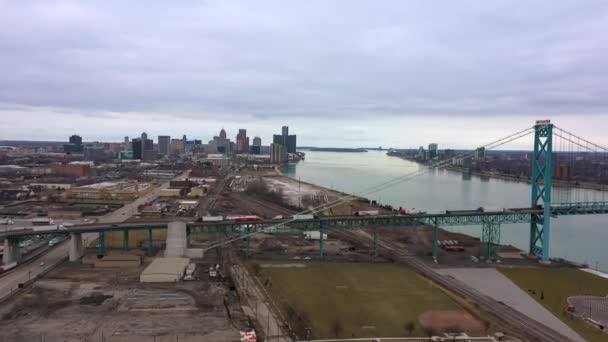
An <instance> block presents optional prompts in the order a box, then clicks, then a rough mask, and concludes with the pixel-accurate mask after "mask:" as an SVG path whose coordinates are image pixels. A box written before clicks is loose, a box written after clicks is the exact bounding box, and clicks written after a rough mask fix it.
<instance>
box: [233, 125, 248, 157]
mask: <svg viewBox="0 0 608 342" xmlns="http://www.w3.org/2000/svg"><path fill="white" fill-rule="evenodd" d="M236 153H249V137H248V136H247V130H246V129H239V134H237V135H236Z"/></svg>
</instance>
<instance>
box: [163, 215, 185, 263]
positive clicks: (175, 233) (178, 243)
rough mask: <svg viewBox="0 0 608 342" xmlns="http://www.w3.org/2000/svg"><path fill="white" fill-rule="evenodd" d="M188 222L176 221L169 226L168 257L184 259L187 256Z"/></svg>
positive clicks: (166, 253)
mask: <svg viewBox="0 0 608 342" xmlns="http://www.w3.org/2000/svg"><path fill="white" fill-rule="evenodd" d="M187 235H188V234H187V231H186V222H181V221H174V222H170V223H169V225H168V226H167V250H166V251H165V256H166V257H182V256H184V255H185V254H186V248H187V247H188V236H187Z"/></svg>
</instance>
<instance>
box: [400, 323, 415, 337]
mask: <svg viewBox="0 0 608 342" xmlns="http://www.w3.org/2000/svg"><path fill="white" fill-rule="evenodd" d="M403 329H405V331H406V332H407V335H408V336H412V333H413V332H414V330H416V324H415V323H414V322H413V321H407V322H406V323H405V324H404V325H403Z"/></svg>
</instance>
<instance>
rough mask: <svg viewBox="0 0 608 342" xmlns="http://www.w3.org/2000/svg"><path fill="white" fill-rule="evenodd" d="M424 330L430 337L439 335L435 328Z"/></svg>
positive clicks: (425, 328)
mask: <svg viewBox="0 0 608 342" xmlns="http://www.w3.org/2000/svg"><path fill="white" fill-rule="evenodd" d="M422 330H423V331H424V333H425V334H426V336H428V337H433V336H435V335H437V330H435V328H433V327H423V328H422Z"/></svg>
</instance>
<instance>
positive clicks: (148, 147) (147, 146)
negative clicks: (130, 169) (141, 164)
mask: <svg viewBox="0 0 608 342" xmlns="http://www.w3.org/2000/svg"><path fill="white" fill-rule="evenodd" d="M140 150H141V158H139V159H141V160H153V159H154V141H153V140H152V139H148V134H147V133H146V132H143V133H142V134H141V149H140ZM133 151H135V146H134V147H133ZM133 154H134V155H135V153H133Z"/></svg>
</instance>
